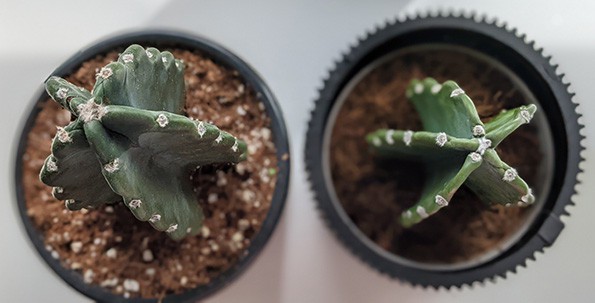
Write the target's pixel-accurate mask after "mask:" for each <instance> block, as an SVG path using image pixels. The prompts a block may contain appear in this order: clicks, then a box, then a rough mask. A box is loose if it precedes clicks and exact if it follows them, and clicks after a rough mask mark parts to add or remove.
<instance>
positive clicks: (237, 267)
mask: <svg viewBox="0 0 595 303" xmlns="http://www.w3.org/2000/svg"><path fill="white" fill-rule="evenodd" d="M133 43H137V44H141V45H145V46H151V47H158V48H166V47H171V48H178V49H187V50H198V51H200V52H201V53H202V54H204V55H206V56H207V57H208V58H210V59H211V60H213V61H214V62H215V63H217V64H220V65H222V66H225V67H228V68H230V69H233V70H236V71H238V73H239V74H240V75H241V77H242V78H243V80H244V81H245V82H246V84H247V85H249V86H251V87H252V88H253V89H254V91H255V92H256V94H257V95H258V96H259V98H260V99H259V100H260V101H262V103H263V104H264V106H265V109H266V112H267V114H268V115H269V117H270V119H271V131H272V134H273V142H274V143H275V147H276V149H277V160H278V167H279V173H278V176H277V183H276V185H275V191H274V193H273V200H272V202H271V208H270V210H269V212H268V215H267V217H266V219H265V221H264V222H263V225H262V228H261V230H260V231H259V232H258V234H256V236H255V237H254V238H253V239H252V242H251V244H250V247H249V249H248V250H247V251H246V254H245V255H243V256H242V257H240V259H239V260H238V261H237V263H235V264H234V265H233V266H232V267H231V268H229V269H228V270H226V271H225V272H223V273H222V274H221V275H219V276H217V277H216V278H214V279H212V281H211V282H210V283H209V284H206V285H203V286H200V287H197V288H195V289H192V290H189V291H186V292H184V293H182V294H178V295H168V296H166V297H165V298H164V299H163V300H162V301H159V302H196V301H198V300H201V299H204V298H206V297H207V296H209V295H211V294H213V293H215V292H217V291H218V290H220V289H222V288H223V287H225V286H226V285H228V284H230V283H231V282H232V281H233V280H234V279H236V278H237V277H238V276H239V275H240V274H241V273H242V272H243V271H244V270H246V269H247V268H248V266H249V265H250V264H251V263H252V261H254V259H255V258H256V256H258V254H259V253H260V251H261V250H262V249H263V248H264V246H265V245H266V243H267V242H268V240H269V238H270V236H271V234H272V233H273V231H274V229H275V227H276V226H277V223H278V221H279V219H280V217H281V213H282V211H283V207H284V205H285V200H286V197H287V191H288V187H289V175H290V171H289V170H290V161H289V156H288V155H289V139H288V136H287V130H286V127H285V120H284V119H283V114H282V112H281V109H280V107H279V104H278V103H277V100H276V98H275V96H274V95H273V93H272V92H271V90H270V89H269V87H268V86H267V85H266V84H265V82H264V81H263V79H262V78H261V77H260V76H259V75H258V74H257V73H256V72H255V71H254V70H253V69H252V67H250V66H249V65H248V64H247V63H246V62H244V61H243V60H242V59H240V58H239V57H237V56H236V55H234V54H233V53H232V52H230V51H229V50H227V49H225V48H224V47H223V46H221V45H219V44H217V43H215V42H213V41H211V40H209V39H206V38H203V37H199V36H195V35H191V34H188V33H184V32H177V31H167V30H148V31H141V32H131V33H126V34H121V35H117V36H114V37H110V38H108V39H105V40H102V41H100V42H98V43H96V44H93V45H92V46H90V47H88V48H86V49H84V50H81V51H80V52H78V53H77V54H75V55H74V56H72V57H71V58H70V59H68V60H67V61H66V62H65V63H64V64H62V65H61V66H60V67H58V68H57V69H56V70H55V71H54V72H53V73H52V75H55V76H60V77H65V76H68V75H70V74H72V73H73V72H74V71H75V70H77V69H78V68H79V67H80V66H81V64H82V63H83V62H85V61H88V60H90V59H93V58H95V56H97V55H102V54H106V53H108V52H110V51H113V50H116V49H123V48H125V47H127V46H129V45H130V44H133ZM48 98H49V96H48V95H47V94H46V93H45V90H44V89H43V87H41V88H40V89H39V91H38V92H37V93H36V94H35V96H34V98H33V101H32V104H31V107H30V110H29V112H28V116H27V117H26V120H25V122H24V124H23V126H22V127H21V129H22V132H21V134H20V139H19V143H18V146H17V151H16V155H15V156H16V159H15V171H14V177H15V179H14V180H15V189H16V203H17V204H18V209H19V214H20V216H21V220H22V222H23V224H24V225H25V229H26V231H27V234H28V235H29V238H30V239H31V241H32V243H33V246H34V247H35V249H36V250H37V252H38V253H39V255H40V256H41V257H42V258H43V260H44V261H45V262H46V263H47V264H48V265H49V266H50V267H51V268H52V269H53V270H54V271H55V272H56V273H57V274H58V275H59V276H60V278H62V279H63V280H64V281H65V282H66V283H68V284H69V285H70V286H72V287H73V288H75V289H76V290H78V291H79V292H81V293H82V294H84V295H86V296H87V297H89V298H91V299H93V300H95V301H98V302H110V303H111V302H138V303H141V302H142V303H149V302H158V300H157V299H137V298H135V299H126V298H124V297H122V296H118V295H115V294H113V293H111V292H110V291H109V290H107V289H104V288H101V287H99V286H96V285H90V284H86V283H85V282H84V281H83V277H82V275H81V274H80V273H78V272H76V271H74V270H71V269H67V268H64V267H62V265H61V264H60V261H59V260H56V259H54V258H52V256H51V255H50V252H48V251H47V250H46V249H45V248H44V247H45V244H44V238H43V235H42V234H41V233H40V231H39V230H38V229H37V228H36V227H35V226H34V224H33V222H32V221H31V219H30V218H29V216H27V208H26V205H25V193H24V189H23V184H22V176H23V158H22V157H23V155H24V152H25V149H26V146H27V134H28V133H29V132H30V131H31V129H32V127H33V124H34V122H35V118H36V117H37V115H38V114H39V112H40V110H41V107H40V106H39V105H40V104H41V103H43V102H45V101H46V100H47V99H48Z"/></svg>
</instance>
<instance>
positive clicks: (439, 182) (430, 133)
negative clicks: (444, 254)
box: [366, 78, 536, 227]
mask: <svg viewBox="0 0 595 303" xmlns="http://www.w3.org/2000/svg"><path fill="white" fill-rule="evenodd" d="M406 95H407V97H408V98H409V99H410V100H411V102H412V103H413V105H414V106H415V109H416V110H417V112H418V114H419V116H420V118H421V122H422V125H423V129H424V131H416V132H414V131H410V130H405V131H403V130H391V129H380V130H377V131H375V132H372V133H370V134H368V135H367V137H366V140H367V142H368V144H369V145H370V147H371V149H372V150H373V151H374V153H375V154H377V155H379V156H383V157H396V158H404V159H410V160H414V161H421V162H423V163H424V165H425V168H426V176H427V180H426V184H425V186H424V189H423V191H422V195H421V198H420V200H419V201H418V202H417V203H416V204H415V205H414V206H412V207H411V208H409V209H407V210H406V211H404V212H403V213H402V214H401V217H400V223H401V224H402V225H403V226H404V227H410V226H412V225H414V224H416V223H418V222H420V221H422V220H423V219H425V218H427V217H428V216H431V215H432V214H434V213H436V212H438V211H439V210H440V209H441V208H442V207H445V206H447V205H448V203H449V202H450V200H451V198H452V197H453V195H454V194H455V192H456V191H457V189H458V188H459V187H460V186H461V185H462V184H465V185H467V187H469V189H471V190H472V191H473V192H475V193H476V194H477V196H479V197H480V198H481V199H482V200H483V201H484V202H486V203H498V204H503V205H506V206H511V205H518V206H526V205H529V204H532V203H533V202H534V201H535V197H534V196H533V194H532V192H531V188H529V186H528V185H527V183H526V182H525V181H524V180H523V179H521V177H519V176H518V174H517V171H516V170H515V169H514V168H512V167H510V166H509V165H507V164H506V163H504V161H502V160H501V159H500V158H499V157H498V154H497V152H496V150H495V148H496V146H498V144H500V142H502V140H504V138H506V137H507V136H508V135H510V134H511V133H512V132H513V131H515V130H516V129H517V128H518V127H519V126H521V125H522V124H525V123H529V121H530V120H531V118H532V117H533V114H534V113H535V110H536V106H535V105H532V104H531V105H527V106H521V107H518V108H515V109H512V110H505V111H502V113H500V114H499V115H497V116H496V117H494V118H493V119H492V120H490V121H489V122H487V123H485V124H484V123H482V122H481V120H480V119H479V116H478V114H477V110H476V109H475V106H474V104H473V101H471V99H470V98H469V97H468V96H467V95H466V94H465V92H464V91H463V90H462V89H461V88H460V87H459V86H458V85H457V84H456V83H455V82H453V81H446V82H444V83H443V84H442V85H441V84H439V83H438V82H436V80H434V79H432V78H426V79H425V80H423V81H419V80H413V81H412V82H411V84H410V85H409V87H408V88H407V91H406Z"/></svg>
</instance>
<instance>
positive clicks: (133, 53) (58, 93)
mask: <svg viewBox="0 0 595 303" xmlns="http://www.w3.org/2000/svg"><path fill="white" fill-rule="evenodd" d="M183 75H184V65H183V63H182V62H181V61H179V60H176V59H174V57H173V55H172V54H171V53H170V52H160V51H159V50H157V49H155V48H148V49H146V50H145V49H144V48H142V47H141V46H139V45H132V46H130V47H128V48H127V49H126V50H125V51H124V52H123V53H122V54H121V55H120V56H119V58H118V61H117V62H112V63H110V64H108V65H106V66H105V67H103V68H102V69H101V70H100V71H99V73H98V74H97V81H96V83H95V86H94V88H93V91H92V92H89V91H87V90H85V89H83V88H80V87H77V86H75V85H73V84H71V83H69V82H67V81H66V80H64V79H61V78H58V77H50V78H49V79H48V80H47V81H46V90H47V92H48V94H49V95H50V96H51V97H52V99H54V100H55V101H57V102H58V103H60V104H61V105H62V106H63V107H64V108H66V109H68V110H69V111H70V112H71V113H72V115H73V116H74V117H76V119H75V120H74V121H72V122H71V123H70V124H69V125H68V126H66V127H64V128H60V127H59V128H58V131H57V134H56V137H55V138H54V140H53V142H52V154H51V155H50V156H49V157H48V158H47V159H46V161H45V163H44V165H43V168H42V170H41V173H40V179H41V181H42V182H44V183H45V184H47V185H50V186H53V187H54V188H53V194H54V196H55V197H56V198H58V199H61V200H65V204H66V207H67V208H68V209H70V210H79V209H82V208H88V209H92V208H97V207H98V206H100V205H102V204H104V203H115V202H119V201H122V202H124V204H125V205H126V206H127V207H128V208H129V209H130V211H132V213H133V214H134V215H135V216H136V217H137V218H138V219H139V220H141V221H149V223H150V224H151V225H152V226H153V227H154V228H155V229H157V230H160V231H166V232H167V233H168V235H169V236H170V237H171V238H173V239H176V240H178V239H182V238H183V237H185V236H187V235H196V234H197V233H198V232H199V231H200V227H201V225H202V220H203V214H202V210H201V209H200V207H199V205H198V203H197V200H196V197H195V194H194V192H193V187H192V181H191V178H190V176H191V174H192V173H193V172H194V170H195V169H196V168H197V167H198V166H202V165H209V164H215V163H237V162H239V161H242V160H244V159H245V158H246V144H245V143H244V142H243V141H241V140H239V139H237V138H235V137H234V136H232V135H230V134H229V133H226V132H224V131H221V130H219V129H218V128H217V127H216V126H214V125H211V124H208V123H206V122H201V121H195V120H192V119H190V118H187V117H185V116H183V115H182V113H183V106H184V102H185V96H184V95H185V93H184V77H183Z"/></svg>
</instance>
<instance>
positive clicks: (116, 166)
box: [103, 158, 120, 173]
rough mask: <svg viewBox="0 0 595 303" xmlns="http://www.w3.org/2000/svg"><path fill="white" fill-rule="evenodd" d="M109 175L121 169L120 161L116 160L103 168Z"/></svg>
mask: <svg viewBox="0 0 595 303" xmlns="http://www.w3.org/2000/svg"><path fill="white" fill-rule="evenodd" d="M103 169H105V170H106V171H107V172H108V173H114V172H116V171H118V170H119V169H120V159H118V158H116V159H114V160H113V161H112V162H110V163H108V164H106V165H104V166H103Z"/></svg>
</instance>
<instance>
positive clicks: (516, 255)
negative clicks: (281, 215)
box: [305, 13, 583, 288]
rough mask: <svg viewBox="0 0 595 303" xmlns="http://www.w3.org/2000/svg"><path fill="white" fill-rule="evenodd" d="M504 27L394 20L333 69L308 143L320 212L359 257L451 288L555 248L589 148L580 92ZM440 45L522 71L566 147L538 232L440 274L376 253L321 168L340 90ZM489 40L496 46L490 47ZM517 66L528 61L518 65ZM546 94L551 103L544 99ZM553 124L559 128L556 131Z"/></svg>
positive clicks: (417, 281) (452, 20) (448, 19)
mask: <svg viewBox="0 0 595 303" xmlns="http://www.w3.org/2000/svg"><path fill="white" fill-rule="evenodd" d="M499 24H500V23H498V22H497V21H495V20H494V21H491V22H489V21H487V20H486V18H485V17H483V18H482V19H481V20H480V18H478V17H476V16H475V15H474V14H470V15H465V14H464V13H462V14H457V15H453V14H451V13H449V14H442V15H441V14H437V15H431V16H427V15H424V16H421V17H420V16H415V17H412V18H406V19H402V20H396V21H393V22H389V23H387V24H385V25H384V26H383V27H381V28H377V29H376V31H374V32H373V33H369V34H368V35H367V36H366V37H365V38H363V39H359V41H358V44H357V45H355V46H353V47H351V48H350V50H349V52H347V53H346V54H345V55H344V56H343V57H342V60H339V62H338V63H336V64H335V66H334V67H333V68H332V69H331V71H330V72H329V75H328V76H327V77H326V78H325V81H324V85H323V87H322V89H321V90H320V91H319V97H318V99H317V100H316V105H315V109H314V110H313V111H312V115H311V120H310V122H309V127H308V133H307V135H306V144H305V146H306V147H305V155H306V156H305V158H306V168H307V171H308V174H309V181H310V184H311V188H312V190H313V192H314V196H315V197H316V200H317V202H318V207H319V209H320V210H321V212H322V215H323V217H324V218H325V220H326V222H327V224H328V225H329V227H330V228H331V229H332V230H334V231H335V233H336V235H337V237H338V238H339V239H340V240H341V242H342V243H343V244H344V245H345V246H346V247H347V248H348V249H350V250H351V251H352V253H354V254H355V255H356V256H358V257H359V258H360V259H362V260H363V261H364V262H366V263H368V264H369V265H370V266H372V267H374V268H376V269H377V270H379V271H380V272H382V273H385V274H387V275H389V276H390V277H393V278H399V279H402V280H404V281H407V282H409V283H411V284H413V285H422V286H424V287H426V286H432V287H435V288H437V287H439V286H445V287H447V288H450V287H451V286H457V287H460V286H462V285H471V283H472V282H474V281H478V280H480V281H483V280H485V279H487V278H492V277H494V276H496V275H499V276H504V275H505V274H506V273H507V272H508V271H513V272H515V271H516V266H517V265H523V266H524V265H525V263H526V260H527V259H534V253H535V252H536V251H542V250H543V248H545V247H547V246H550V245H551V244H552V243H553V242H554V241H555V239H556V238H557V236H558V235H559V233H560V232H561V230H562V229H563V227H564V224H563V222H562V221H561V220H560V217H561V216H562V215H568V213H567V212H566V211H565V209H564V207H565V206H567V205H573V203H572V201H571V196H572V195H573V194H574V193H575V192H574V184H576V182H577V179H576V175H577V173H578V172H579V171H580V169H579V167H578V165H579V162H580V161H582V160H583V159H582V157H581V156H580V151H581V150H582V149H583V147H582V146H581V145H580V140H581V139H583V136H582V135H580V133H579V129H580V128H582V126H581V125H579V123H578V121H577V120H578V117H579V116H578V115H577V113H576V112H575V107H576V106H577V105H576V103H573V102H572V100H571V99H572V96H573V95H572V94H570V93H568V90H567V87H568V84H566V83H564V82H562V76H561V75H558V74H557V72H556V69H557V66H552V65H551V64H550V63H549V60H550V58H549V57H547V58H546V57H544V56H543V55H542V51H541V49H535V48H534V43H533V42H528V43H527V42H525V36H524V35H518V34H517V32H516V29H512V30H510V31H509V30H508V29H507V28H506V24H503V25H499ZM433 43H445V44H450V45H454V46H462V47H467V48H470V49H472V50H474V51H477V52H480V53H482V54H484V55H487V56H488V57H491V58H493V59H494V60H496V61H499V62H501V63H502V64H504V65H505V66H507V67H508V68H509V69H511V70H512V71H513V72H515V73H516V74H517V75H518V76H519V78H520V79H522V80H523V82H524V83H525V84H526V85H527V86H528V87H529V88H530V90H531V92H532V93H533V94H534V95H535V96H536V98H537V100H538V101H540V102H539V103H540V105H542V107H545V111H546V113H545V115H546V116H547V119H548V121H552V122H553V123H552V122H551V123H549V124H550V127H551V128H552V133H553V134H552V136H553V138H552V139H553V141H554V142H555V143H560V142H563V144H562V146H558V145H559V144H556V147H557V150H555V151H554V159H555V162H556V164H555V168H554V174H556V173H558V174H560V176H559V177H557V179H556V180H554V182H553V185H552V188H551V189H550V196H548V199H547V201H546V203H545V205H544V208H543V210H542V211H541V212H540V214H539V216H538V217H537V218H536V219H535V221H534V222H533V223H532V228H531V229H530V230H529V231H527V234H526V235H525V236H523V237H522V239H521V240H520V241H519V243H517V244H515V245H513V246H512V247H511V248H510V249H508V250H507V251H504V252H503V253H502V254H500V255H499V256H498V257H497V258H495V259H494V260H492V261H488V262H486V263H484V264H482V265H479V266H475V267H472V268H467V269H461V270H446V271H444V270H441V271H435V270H428V269H420V268H415V267H412V266H407V265H404V264H399V263H396V262H393V260H391V259H390V258H386V256H382V255H381V254H379V253H377V252H375V251H374V250H372V249H370V247H368V245H366V244H365V243H363V241H362V239H361V237H358V235H357V234H355V233H353V232H352V231H350V230H349V228H348V227H347V226H346V224H344V222H342V220H341V218H340V215H339V214H338V211H337V209H335V208H334V206H333V203H332V199H331V197H330V196H331V195H330V194H329V192H330V191H329V189H328V188H327V184H325V182H324V173H323V172H322V168H321V167H323V165H324V163H323V160H322V156H321V155H322V154H323V153H324V150H323V148H324V141H323V136H324V132H325V127H326V122H327V119H328V118H329V115H330V113H331V111H332V109H333V106H334V104H335V101H336V100H337V98H338V96H339V94H340V92H341V91H342V90H343V88H344V87H345V85H346V84H347V83H348V82H349V81H350V80H351V79H352V77H354V76H355V75H356V74H357V73H358V72H359V71H360V70H361V69H362V68H364V67H365V66H367V65H368V64H369V63H370V62H372V61H374V60H375V59H378V58H379V57H381V56H382V55H383V54H386V53H388V52H390V51H396V50H398V49H402V48H405V47H407V46H418V45H421V44H433ZM484 43H489V44H490V45H489V46H486V44H484ZM489 47H498V52H497V53H496V51H494V50H491V51H490V49H486V48H489ZM511 62H519V63H522V64H519V65H517V66H514V67H512V66H511ZM520 70H524V72H520ZM537 84H540V85H543V89H541V90H539V91H537V92H538V93H536V91H535V87H538V85H537ZM546 95H547V97H548V98H546V99H542V98H541V97H542V96H546ZM546 102H550V103H547V104H546ZM543 105H547V106H543ZM559 121H563V122H564V124H562V125H561V126H560V125H556V124H560V123H559ZM554 127H557V129H553V128H554ZM328 186H329V187H332V185H328Z"/></svg>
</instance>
